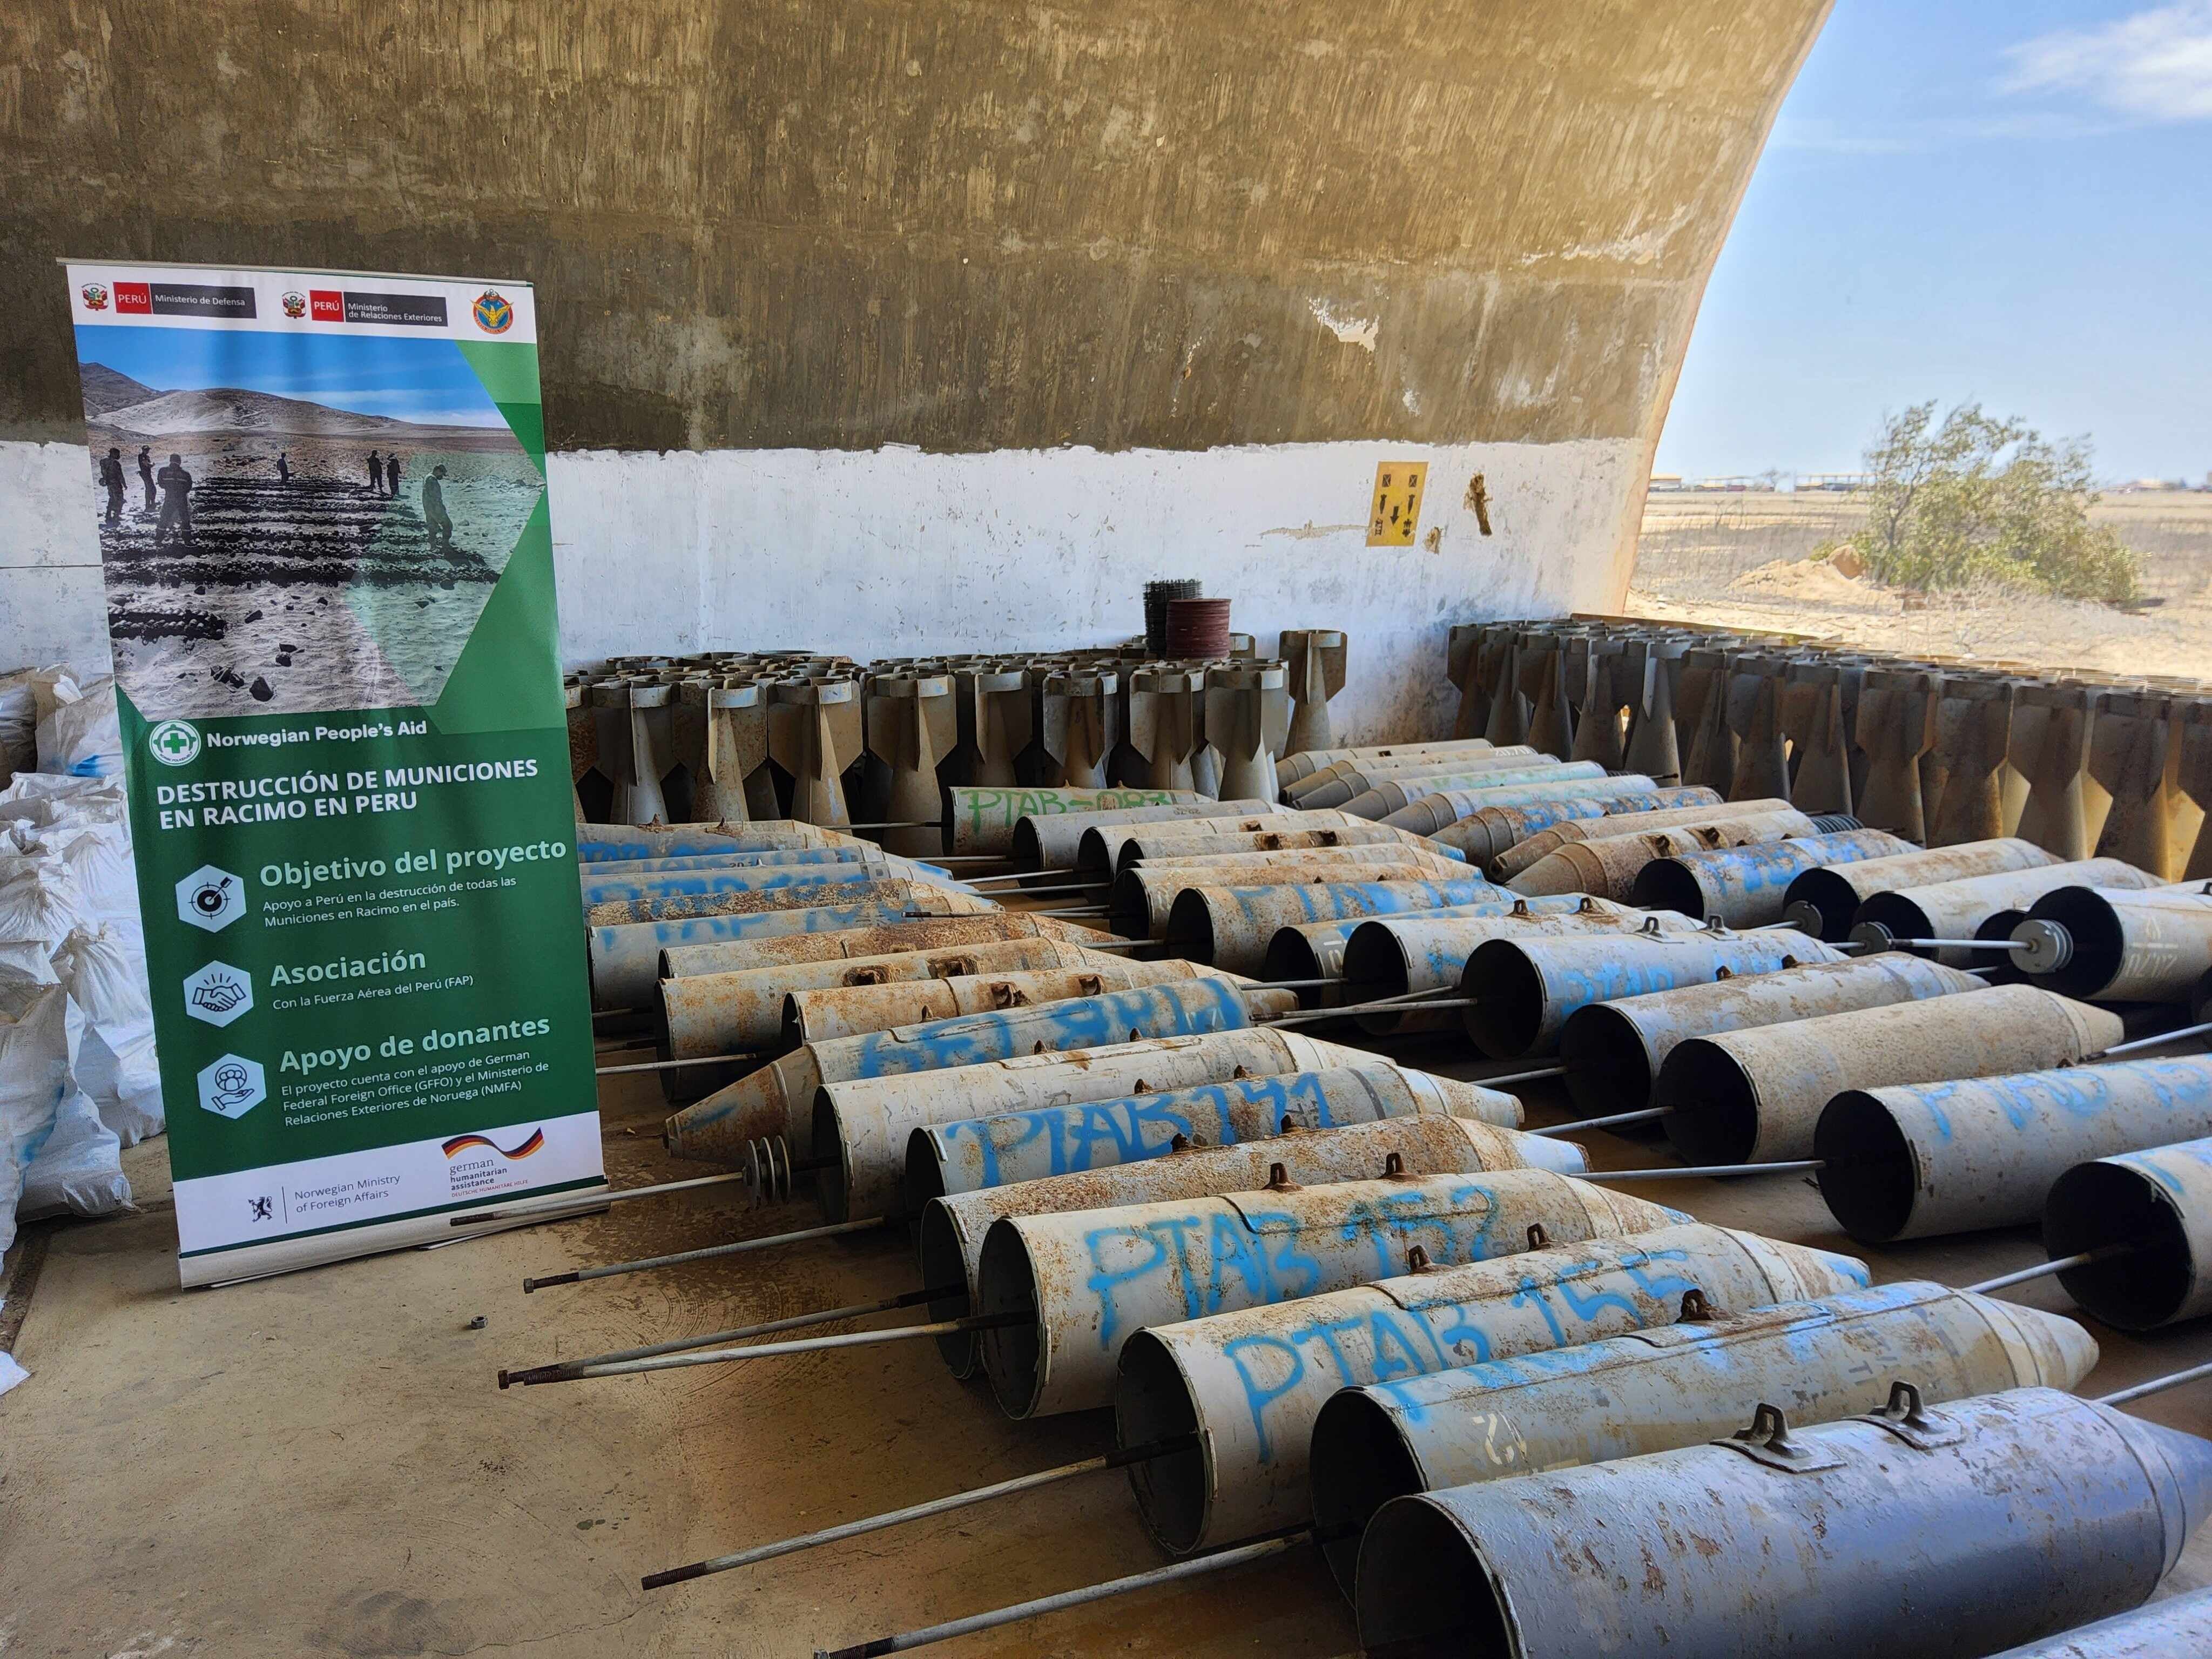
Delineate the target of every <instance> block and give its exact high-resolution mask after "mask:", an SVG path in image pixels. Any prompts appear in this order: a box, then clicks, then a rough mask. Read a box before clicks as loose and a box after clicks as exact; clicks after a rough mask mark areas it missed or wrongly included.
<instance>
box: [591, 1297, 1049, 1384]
mask: <svg viewBox="0 0 2212 1659" xmlns="http://www.w3.org/2000/svg"><path fill="white" fill-rule="evenodd" d="M1035 1317H1036V1316H1035V1315H1033V1314H1025V1313H995V1314H968V1315H965V1316H963V1317H961V1318H958V1319H939V1320H933V1321H932V1322H930V1323H928V1324H927V1325H897V1326H894V1327H893V1328H890V1330H887V1331H847V1332H845V1333H843V1334H842V1335H838V1336H808V1337H802V1338H800V1339H799V1340H798V1341H796V1342H761V1343H756V1344H755V1345H754V1346H751V1347H750V1348H709V1349H707V1350H704V1351H703V1352H702V1351H698V1350H694V1351H693V1352H689V1353H665V1354H659V1355H657V1356H655V1357H654V1358H651V1359H623V1360H617V1361H614V1362H611V1363H610V1364H604V1365H584V1366H580V1367H579V1368H578V1370H577V1371H576V1377H577V1378H578V1379H581V1378H586V1377H594V1376H637V1375H639V1374H640V1373H641V1372H645V1371H672V1370H680V1369H681V1368H682V1367H684V1366H686V1365H720V1364H724V1363H725V1362H726V1361H728V1360H732V1359H781V1358H783V1357H784V1356H785V1355H786V1354H794V1353H821V1352H824V1351H826V1350H828V1349H830V1348H866V1347H872V1346H875V1345H876V1344H878V1343H882V1342H911V1341H913V1340H915V1338H916V1337H920V1336H953V1335H957V1334H959V1333H960V1332H962V1331H989V1330H998V1329H1000V1328H1004V1327H1006V1326H1008V1325H1023V1324H1027V1323H1029V1322H1030V1321H1031V1320H1032V1319H1034V1318H1035Z"/></svg>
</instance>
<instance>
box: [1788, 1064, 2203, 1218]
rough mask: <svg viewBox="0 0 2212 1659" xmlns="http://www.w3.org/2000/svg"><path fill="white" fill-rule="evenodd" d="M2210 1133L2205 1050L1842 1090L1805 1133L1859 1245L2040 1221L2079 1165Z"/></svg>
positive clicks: (1835, 1205)
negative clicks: (2056, 1189)
mask: <svg viewBox="0 0 2212 1659" xmlns="http://www.w3.org/2000/svg"><path fill="white" fill-rule="evenodd" d="M2205 1135H2212V1056H2201V1055H2200V1056H2197V1057H2193V1058H2190V1059H2185V1060H2182V1059H2173V1060H2114V1061H2112V1062H2110V1063H2108V1064H2105V1065H2100V1066H2066V1067H2063V1068H2062V1069H2059V1070H2057V1071H2047V1072H2027V1073H2021V1074H2019V1075H2017V1076H2013V1077H1994V1078H1970V1079H1965V1080H1963V1081H1960V1082H1952V1083H1922V1084H1900V1085H1897V1086H1895V1087H1893V1088H1887V1089H1869V1090H1863V1091H1862V1090H1856V1089H1855V1090H1848V1091H1845V1092H1844V1093H1842V1094H1839V1095H1838V1096H1837V1097H1835V1098H1834V1099H1833V1100H1832V1101H1830V1102H1829V1103H1828V1105H1827V1108H1826V1110H1824V1111H1823V1112H1822V1113H1821V1114H1820V1123H1819V1125H1818V1127H1815V1128H1814V1132H1813V1153H1814V1157H1816V1158H1821V1159H1823V1160H1825V1161H1826V1168H1824V1169H1823V1170H1821V1171H1820V1195H1821V1197H1822V1198H1824V1199H1826V1200H1827V1205H1828V1208H1829V1210H1830V1211H1831V1212H1832V1213H1833V1214H1834V1216H1835V1218H1836V1219H1837V1221H1838V1222H1839V1223H1840V1224H1842V1226H1843V1229H1844V1231H1845V1232H1847V1233H1849V1234H1850V1236H1851V1237H1853V1238H1857V1239H1863V1240H1864V1241H1865V1242H1867V1243H1887V1242H1888V1241H1890V1240H1891V1239H1895V1238H1927V1237H1933V1236H1936V1235H1938V1234H1942V1233H1966V1232H1978V1231H1983V1230H1984V1229H1987V1228H1990V1227H2013V1226H2020V1225H2025V1224H2027V1223H2028V1222H2032V1221H2035V1220H2037V1219H2039V1218H2041V1216H2042V1214H2043V1211H2044V1201H2045V1199H2046V1198H2047V1197H2048V1196H2049V1194H2050V1192H2051V1188H2052V1186H2053V1185H2054V1184H2055V1183H2056V1182H2057V1180H2058V1177H2059V1176H2062V1175H2063V1174H2064V1173H2065V1172H2066V1171H2067V1170H2069V1169H2071V1168H2073V1166H2074V1165H2075V1164H2081V1163H2085V1162H2087V1161H2088V1160H2089V1159H2092V1158H2110V1157H2112V1155H2113V1154H2115V1153H2118V1152H2138V1151H2141V1150H2143V1149H2144V1148H2147V1147H2151V1146H2172V1145H2173V1144H2174V1143H2175V1142H2177V1141H2183V1140H2193V1139H2198V1138H2200V1137H2202V1136H2205Z"/></svg>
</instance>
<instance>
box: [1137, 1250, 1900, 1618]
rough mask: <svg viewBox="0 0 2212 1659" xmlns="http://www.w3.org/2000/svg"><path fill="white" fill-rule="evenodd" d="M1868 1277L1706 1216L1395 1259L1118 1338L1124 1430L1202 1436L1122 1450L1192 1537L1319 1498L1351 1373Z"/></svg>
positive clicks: (1412, 1372) (1615, 1329)
mask: <svg viewBox="0 0 2212 1659" xmlns="http://www.w3.org/2000/svg"><path fill="white" fill-rule="evenodd" d="M1866 1282H1867V1270H1866V1267H1865V1265H1864V1264H1863V1263H1862V1262H1858V1261H1853V1260H1851V1259H1850V1257H1848V1256H1840V1255H1831V1254H1830V1253H1828V1252H1827V1251H1825V1250H1817V1249H1810V1248H1808V1247H1807V1246H1804V1245H1800V1244H1784V1243H1777V1242H1776V1241H1774V1240H1772V1239H1767V1238H1762V1237H1759V1236H1758V1235H1757V1234H1754V1233H1745V1232H1737V1231H1732V1230H1730V1229H1728V1228H1724V1227H1711V1226H1706V1225H1702V1224H1700V1223H1696V1222H1688V1223H1681V1224H1677V1225H1670V1226H1667V1227H1662V1228H1658V1229H1656V1230H1654V1231H1650V1232H1643V1233H1637V1234H1633V1235H1631V1236H1628V1237H1618V1238H1603V1239H1594V1240H1589V1241H1586V1242H1584V1243H1578V1244H1568V1243H1557V1244H1552V1245H1547V1246H1544V1247H1542V1248H1538V1249H1530V1250H1528V1251H1527V1252H1526V1253H1525V1254H1522V1255H1508V1256H1501V1257H1499V1258H1498V1259H1497V1260H1495V1261H1480V1262H1473V1263H1469V1264H1468V1265H1465V1266H1462V1267H1451V1268H1445V1269H1435V1268H1431V1269H1429V1270H1427V1271H1424V1272H1420V1273H1401V1275H1400V1276H1398V1277H1395V1278H1386V1279H1378V1280H1376V1282H1375V1283H1373V1284H1371V1285H1356V1286H1353V1287H1352V1288H1350V1289H1347V1290H1341V1291H1332V1292H1330V1293H1328V1295H1325V1296H1317V1297H1308V1298H1307V1299H1305V1300H1304V1301H1300V1302H1291V1303H1284V1304H1278V1305H1273V1306H1268V1307H1263V1308H1252V1309H1247V1310H1243V1311H1241V1312H1237V1313H1225V1314H1217V1315H1214V1316H1212V1317H1210V1318H1203V1319H1196V1320H1188V1321H1185V1322H1181V1323H1178V1324H1172V1325H1159V1326H1155V1327H1154V1328H1152V1329H1150V1330H1147V1331H1143V1332H1140V1333H1138V1334H1136V1335H1134V1336H1133V1337H1131V1338H1130V1340H1128V1342H1127V1343H1126V1344H1125V1345H1124V1346H1123V1347H1122V1350H1121V1364H1120V1376H1119V1378H1118V1380H1117V1382H1116V1385H1115V1392H1114V1414H1115V1436H1116V1437H1117V1438H1118V1439H1119V1440H1120V1442H1121V1444H1123V1445H1124V1446H1133V1445H1138V1444H1142V1443H1148V1442H1151V1441H1153V1440H1157V1439H1167V1438H1170V1437H1173V1436H1176V1435H1178V1434H1186V1433H1188V1434H1195V1435H1196V1436H1197V1437H1198V1444H1197V1445H1195V1446H1194V1447H1193V1448H1191V1449H1188V1450H1187V1451H1177V1452H1175V1453H1173V1454H1171V1455H1168V1456H1165V1457H1158V1458H1152V1459H1149V1460H1147V1461H1146V1462H1143V1463H1139V1464H1133V1465H1132V1466H1131V1468H1130V1485H1131V1486H1132V1487H1133V1490H1134V1492H1135V1493H1136V1498H1137V1506H1138V1509H1139V1511H1140V1513H1141V1514H1142V1516H1143V1517H1144V1522H1145V1526H1146V1530H1147V1531H1149V1532H1150V1533H1151V1534H1152V1537H1153V1538H1154V1540H1155V1541H1158V1543H1159V1544H1160V1545H1162V1546H1163V1547H1165V1548H1167V1549H1169V1550H1170V1551H1173V1552H1174V1553H1177V1554H1182V1553H1188V1552H1189V1551H1192V1550H1196V1549H1206V1548H1211V1547H1213V1546H1214V1545H1216V1544H1221V1543H1227V1542H1230V1541H1234V1540H1237V1539H1240V1538H1247V1537H1250V1536H1252V1535H1253V1534H1257V1533H1262V1532H1267V1531H1272V1530H1273V1529H1274V1528H1278V1527H1285V1526H1293V1525H1296V1524H1297V1523H1299V1522H1303V1521H1304V1520H1306V1519H1308V1518H1309V1517H1310V1516H1312V1515H1313V1513H1314V1500H1315V1498H1316V1495H1317V1493H1316V1490H1315V1487H1314V1486H1312V1485H1310V1484H1309V1475H1308V1452H1309V1449H1310V1445H1311V1443H1312V1440H1313V1433H1314V1424H1315V1420H1316V1419H1317V1418H1318V1417H1320V1416H1321V1415H1322V1413H1323V1409H1324V1407H1327V1406H1328V1402H1329V1401H1330V1400H1331V1398H1332V1397H1333V1396H1334V1395H1337V1394H1338V1393H1339V1392H1340V1391H1341V1390H1347V1389H1357V1388H1358V1387H1359V1386H1360V1385H1362V1384H1368V1383H1374V1384H1379V1385H1381V1386H1380V1387H1379V1388H1378V1389H1377V1390H1376V1391H1377V1392H1386V1391H1388V1390H1389V1389H1391V1388H1393V1387H1408V1386H1413V1384H1414V1382H1415V1379H1418V1378H1421V1377H1425V1376H1428V1375H1429V1374H1431V1373H1434V1372H1445V1373H1447V1374H1449V1373H1452V1372H1453V1369H1454V1368H1455V1367H1459V1366H1464V1365H1468V1364H1473V1363H1474V1362H1475V1361H1478V1360H1494V1359H1499V1358H1505V1357H1506V1356H1509V1355H1512V1354H1521V1353H1530V1352H1544V1351H1547V1350H1550V1349H1553V1348H1565V1349H1567V1350H1568V1351H1569V1352H1582V1351H1583V1350H1581V1349H1580V1348H1579V1347H1577V1346H1576V1345H1580V1344H1584V1343H1590V1342H1595V1341H1598V1340H1601V1339H1603V1338H1607V1337H1612V1336H1617V1335H1619V1334H1621V1333H1624V1332H1631V1331H1639V1330H1644V1329H1647V1328H1655V1327H1665V1326H1668V1325H1669V1324H1670V1323H1671V1322H1673V1321H1674V1320H1676V1319H1678V1318H1680V1316H1681V1314H1682V1307H1683V1301H1684V1297H1686V1295H1687V1294H1688V1293H1689V1292H1690V1291H1692V1290H1697V1291H1700V1293H1701V1294H1703V1295H1704V1296H1705V1297H1706V1298H1707V1300H1708V1301H1710V1302H1711V1303H1712V1304H1713V1305H1715V1306H1728V1305H1734V1306H1743V1307H1755V1306H1759V1305H1760V1304H1763V1303H1765V1302H1767V1301H1772V1300H1790V1299H1794V1298H1800V1297H1819V1296H1826V1295H1830V1294H1832V1293H1835V1292H1838V1291H1850V1290H1855V1289H1857V1288H1859V1287H1861V1286H1863V1285H1865V1283H1866ZM1361 1518H1362V1519H1363V1520H1364V1516H1362V1517H1361ZM1331 1532H1332V1534H1334V1527H1333V1526H1332V1528H1331ZM1357 1548H1358V1534H1357V1533H1352V1534H1349V1535H1347V1536H1344V1537H1341V1538H1333V1539H1332V1541H1330V1542H1328V1543H1327V1544H1325V1546H1324V1550H1325V1553H1328V1556H1329V1559H1330V1564H1331V1565H1332V1566H1333V1567H1335V1568H1336V1569H1337V1570H1338V1571H1339V1573H1340V1578H1341V1579H1342V1581H1343V1582H1344V1583H1345V1584H1346V1588H1347V1589H1348V1588H1349V1583H1350V1577H1351V1566H1352V1554H1353V1553H1354V1552H1356V1550H1357Z"/></svg>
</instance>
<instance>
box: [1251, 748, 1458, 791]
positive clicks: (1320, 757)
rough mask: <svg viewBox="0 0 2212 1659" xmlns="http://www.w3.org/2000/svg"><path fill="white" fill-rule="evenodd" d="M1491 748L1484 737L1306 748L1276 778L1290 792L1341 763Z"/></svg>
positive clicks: (1281, 767) (1279, 764) (1288, 759)
mask: <svg viewBox="0 0 2212 1659" xmlns="http://www.w3.org/2000/svg"><path fill="white" fill-rule="evenodd" d="M1490 747H1491V744H1490V743H1489V740H1488V739H1486V738H1438V739H1437V741H1436V742H1434V743H1392V744H1362V745H1358V746H1355V747H1353V748H1350V749H1346V748H1342V747H1339V748H1335V749H1303V750H1297V751H1295V752H1293V753H1291V754H1288V755H1285V756H1284V757H1283V758H1282V759H1281V760H1280V761H1279V762H1277V763H1276V767H1275V771H1276V775H1277V776H1278V777H1279V778H1280V779H1281V780H1282V784H1283V787H1285V789H1287V788H1289V787H1290V786H1291V785H1292V784H1294V783H1296V782H1297V781H1298V780H1299V779H1301V778H1305V777H1310V776H1312V775H1313V774H1315V773H1316V772H1323V771H1327V770H1328V769H1329V768H1330V767H1332V766H1334V765H1335V764H1337V763H1339V762H1340V761H1350V762H1353V763H1358V762H1363V761H1376V760H1407V759H1411V758H1412V757H1414V756H1417V755H1479V754H1481V753H1483V752H1485V751H1486V750H1488V749H1489V748H1490Z"/></svg>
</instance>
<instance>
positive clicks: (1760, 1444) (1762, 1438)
mask: <svg viewBox="0 0 2212 1659" xmlns="http://www.w3.org/2000/svg"><path fill="white" fill-rule="evenodd" d="M1713 1443H1714V1444H1715V1445H1717V1446H1726V1447H1728V1448H1729V1449H1730V1450H1732V1451H1740V1452H1741V1453H1742V1454H1743V1455H1745V1456H1746V1457H1748V1458H1750V1459H1751V1460H1752V1462H1754V1463H1764V1464H1765V1465H1766V1466H1767V1468H1771V1469H1786V1470H1788V1471H1790V1473H1791V1474H1811V1473H1812V1472H1813V1471H1814V1470H1816V1469H1837V1468H1842V1467H1843V1464H1844V1460H1843V1459H1842V1458H1840V1457H1838V1456H1837V1455H1835V1454H1834V1453H1833V1452H1832V1451H1829V1450H1827V1449H1826V1448H1825V1447H1822V1446H1819V1445H1816V1444H1808V1443H1805V1442H1802V1441H1796V1440H1792V1439H1791V1438H1790V1419H1788V1418H1787V1417H1785V1416H1784V1415H1783V1414H1782V1407H1779V1406H1770V1405H1766V1404H1764V1403H1762V1404H1761V1405H1760V1406H1759V1407H1758V1409H1756V1410H1755V1411H1753V1413H1752V1414H1751V1426H1750V1427H1749V1428H1747V1429H1739V1430H1737V1431H1735V1434H1733V1435H1731V1436H1729V1438H1727V1439H1726V1440H1716V1441H1715V1442H1713Z"/></svg>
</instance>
